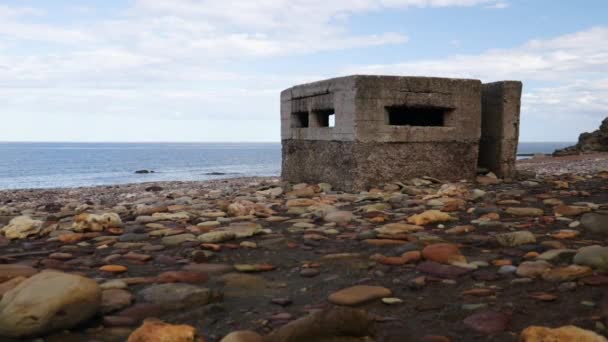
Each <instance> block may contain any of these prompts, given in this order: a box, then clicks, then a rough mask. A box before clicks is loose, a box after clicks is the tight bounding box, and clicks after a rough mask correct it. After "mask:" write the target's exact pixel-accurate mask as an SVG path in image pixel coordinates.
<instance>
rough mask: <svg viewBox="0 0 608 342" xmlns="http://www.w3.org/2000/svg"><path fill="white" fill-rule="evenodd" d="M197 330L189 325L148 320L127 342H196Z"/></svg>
mask: <svg viewBox="0 0 608 342" xmlns="http://www.w3.org/2000/svg"><path fill="white" fill-rule="evenodd" d="M195 336H196V329H194V328H193V327H191V326H189V325H173V324H167V323H164V322H162V321H159V320H146V321H145V322H144V324H143V325H142V326H140V327H139V328H137V329H136V330H135V331H133V333H132V334H131V335H129V339H128V340H127V342H195V340H194V338H195Z"/></svg>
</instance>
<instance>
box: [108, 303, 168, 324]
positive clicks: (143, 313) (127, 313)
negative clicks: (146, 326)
mask: <svg viewBox="0 0 608 342" xmlns="http://www.w3.org/2000/svg"><path fill="white" fill-rule="evenodd" d="M161 312H162V311H161V307H160V305H157V304H152V303H137V304H135V305H133V306H130V307H128V308H126V309H124V310H122V311H120V312H119V313H118V314H117V315H118V316H121V317H129V318H131V319H133V320H135V321H137V322H140V321H142V320H144V319H145V318H148V317H158V316H160V314H161Z"/></svg>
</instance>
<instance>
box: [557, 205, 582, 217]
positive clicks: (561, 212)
mask: <svg viewBox="0 0 608 342" xmlns="http://www.w3.org/2000/svg"><path fill="white" fill-rule="evenodd" d="M553 211H554V212H555V216H578V215H582V214H584V213H587V212H589V211H591V209H589V208H588V207H580V206H574V205H558V206H557V207H555V208H553Z"/></svg>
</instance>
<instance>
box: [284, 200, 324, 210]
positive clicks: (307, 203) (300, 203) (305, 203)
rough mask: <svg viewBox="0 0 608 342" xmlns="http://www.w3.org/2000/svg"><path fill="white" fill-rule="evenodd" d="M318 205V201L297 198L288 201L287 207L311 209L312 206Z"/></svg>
mask: <svg viewBox="0 0 608 342" xmlns="http://www.w3.org/2000/svg"><path fill="white" fill-rule="evenodd" d="M315 204H317V201H314V200H312V199H309V198H295V199H291V200H288V201H287V202H286V203H285V205H286V206H287V208H299V207H310V206H311V205H315Z"/></svg>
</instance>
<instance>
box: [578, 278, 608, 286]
mask: <svg viewBox="0 0 608 342" xmlns="http://www.w3.org/2000/svg"><path fill="white" fill-rule="evenodd" d="M580 282H582V283H583V284H585V285H592V286H600V285H608V276H605V275H595V276H589V277H585V278H582V279H580Z"/></svg>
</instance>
